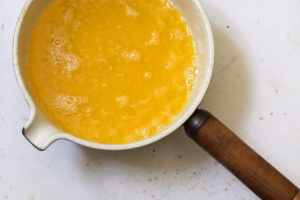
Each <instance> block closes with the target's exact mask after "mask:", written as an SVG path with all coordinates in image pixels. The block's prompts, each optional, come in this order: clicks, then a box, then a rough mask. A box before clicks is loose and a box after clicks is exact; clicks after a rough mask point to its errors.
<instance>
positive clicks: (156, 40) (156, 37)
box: [145, 30, 159, 46]
mask: <svg viewBox="0 0 300 200" xmlns="http://www.w3.org/2000/svg"><path fill="white" fill-rule="evenodd" d="M158 44H159V34H158V31H156V30H155V31H153V32H152V34H151V39H150V40H149V41H148V42H146V43H145V45H146V46H149V45H158Z"/></svg>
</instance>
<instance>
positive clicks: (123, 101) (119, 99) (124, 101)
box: [116, 95, 129, 108]
mask: <svg viewBox="0 0 300 200" xmlns="http://www.w3.org/2000/svg"><path fill="white" fill-rule="evenodd" d="M116 101H117V103H118V105H119V106H120V108H123V107H125V106H126V104H127V103H128V101H129V97H128V96H126V95H123V96H119V97H117V98H116Z"/></svg>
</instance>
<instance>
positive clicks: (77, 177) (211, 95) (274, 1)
mask: <svg viewBox="0 0 300 200" xmlns="http://www.w3.org/2000/svg"><path fill="white" fill-rule="evenodd" d="M24 2H25V0H0V199H13V200H14V199H16V200H19V199H22V200H23V199H25V200H26V199H28V200H34V199H35V200H40V199H41V200H50V199H53V200H61V199H62V200H65V199H72V200H77V199H80V200H81V199H85V200H90V199H91V200H93V199H108V200H109V199H117V200H118V199H126V200H128V199H137V200H141V199H142V200H148V199H172V200H181V199H189V200H193V199H197V200H199V199H204V200H208V199H216V200H222V199H229V200H254V199H258V198H257V197H256V196H255V195H254V194H253V193H252V192H251V191H249V190H248V189H247V188H246V187H245V186H243V185H242V184H241V183H240V182H239V181H237V180H236V179H235V178H234V177H233V176H232V175H231V174H230V173H229V172H227V171H226V170H225V169H224V168H223V167H222V166H221V165H219V164H218V163H217V162H215V161H214V160H213V159H212V158H211V157H210V156H208V155H207V154H206V153H205V152H204V151H203V150H202V149H200V148H198V147H197V146H196V145H195V144H194V143H193V142H192V141H190V139H188V138H187V137H186V136H185V134H184V133H183V131H182V130H178V131H176V132H175V133H173V134H172V135H170V136H168V137H167V138H165V139H163V140H161V141H159V142H157V143H155V144H153V145H150V146H147V147H144V148H140V149H136V150H130V151H123V152H105V151H96V150H91V149H87V148H83V147H80V146H78V145H75V144H72V143H70V142H67V141H59V142H57V143H55V144H54V145H53V146H51V147H50V148H49V149H48V150H47V151H45V152H39V151H37V150H36V149H34V148H33V147H32V146H31V145H30V144H29V143H28V142H27V141H26V140H25V139H24V138H23V136H22V135H21V128H22V125H23V124H24V122H25V121H26V119H27V118H28V115H29V110H28V107H27V105H26V102H25V101H24V99H23V96H22V94H21V93H20V90H19V89H18V86H17V83H16V80H15V77H14V72H13V66H12V58H11V51H12V50H11V46H12V37H13V31H14V27H15V24H16V21H17V17H18V15H19V13H20V10H21V8H22V6H23V4H24ZM202 3H203V5H204V6H205V7H206V9H207V12H208V15H209V17H210V19H211V23H212V26H213V31H214V34H215V43H216V63H215V70H214V75H213V79H212V82H211V85H210V88H209V91H208V93H207V95H206V97H205V99H204V101H203V103H202V104H201V107H202V108H206V109H208V110H210V111H211V112H212V113H214V114H215V115H216V116H217V117H218V118H219V119H220V120H221V121H223V122H224V123H225V124H227V125H228V126H229V127H230V128H231V129H233V130H234V131H235V132H237V134H238V135H239V136H240V137H241V138H242V139H244V140H245V141H246V142H247V143H248V144H249V145H250V146H252V147H253V148H254V149H255V150H256V151H257V152H259V153H260V154H261V155H262V156H263V157H265V158H266V159H267V160H268V161H269V162H271V163H272V164H273V165H275V166H276V167H277V168H278V169H279V170H280V171H281V172H283V174H285V175H286V176H287V177H289V178H290V179H291V180H292V181H293V182H294V183H296V184H298V185H300V1H299V0H286V1H282V0H252V1H248V0H240V1H234V0H226V1H224V0H202ZM271 112H272V113H273V115H271V114H270V113H271ZM261 117H262V118H263V120H260V118H261ZM153 149H155V152H153V151H154V150H153ZM181 156H182V158H181V159H180V157H181Z"/></svg>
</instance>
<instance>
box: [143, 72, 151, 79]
mask: <svg viewBox="0 0 300 200" xmlns="http://www.w3.org/2000/svg"><path fill="white" fill-rule="evenodd" d="M144 77H146V79H151V77H152V73H151V72H145V74H144Z"/></svg>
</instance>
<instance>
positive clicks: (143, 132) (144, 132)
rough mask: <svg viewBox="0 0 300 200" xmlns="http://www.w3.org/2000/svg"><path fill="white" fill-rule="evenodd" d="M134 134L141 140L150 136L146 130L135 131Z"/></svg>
mask: <svg viewBox="0 0 300 200" xmlns="http://www.w3.org/2000/svg"><path fill="white" fill-rule="evenodd" d="M135 133H136V134H137V135H139V136H142V137H143V138H148V137H149V135H150V131H149V129H148V128H141V129H135Z"/></svg>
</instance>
